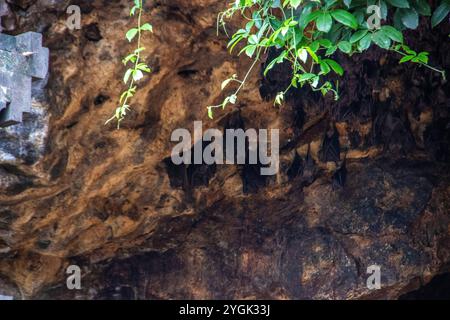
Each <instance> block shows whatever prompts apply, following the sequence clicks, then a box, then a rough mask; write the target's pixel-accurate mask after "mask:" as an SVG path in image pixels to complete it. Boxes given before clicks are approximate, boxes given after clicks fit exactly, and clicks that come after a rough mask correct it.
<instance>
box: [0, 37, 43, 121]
mask: <svg viewBox="0 0 450 320" xmlns="http://www.w3.org/2000/svg"><path fill="white" fill-rule="evenodd" d="M48 60H49V51H48V49H47V48H43V47H42V35H41V34H39V33H36V32H27V33H24V34H21V35H18V36H10V35H6V34H0V127H6V126H10V125H13V124H17V123H20V122H21V121H22V113H24V112H29V111H30V110H31V83H32V81H33V80H34V79H44V78H45V77H46V75H47V72H48Z"/></svg>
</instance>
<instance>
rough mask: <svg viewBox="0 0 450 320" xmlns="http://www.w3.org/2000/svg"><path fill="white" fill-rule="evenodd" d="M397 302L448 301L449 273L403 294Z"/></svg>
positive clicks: (449, 293) (449, 294)
mask: <svg viewBox="0 0 450 320" xmlns="http://www.w3.org/2000/svg"><path fill="white" fill-rule="evenodd" d="M399 300H450V272H448V273H444V274H441V275H438V276H435V277H434V278H433V279H432V280H431V281H430V282H429V283H428V284H426V285H424V286H421V287H420V288H418V289H417V290H414V291H411V292H408V293H405V294H404V295H402V296H400V298H399Z"/></svg>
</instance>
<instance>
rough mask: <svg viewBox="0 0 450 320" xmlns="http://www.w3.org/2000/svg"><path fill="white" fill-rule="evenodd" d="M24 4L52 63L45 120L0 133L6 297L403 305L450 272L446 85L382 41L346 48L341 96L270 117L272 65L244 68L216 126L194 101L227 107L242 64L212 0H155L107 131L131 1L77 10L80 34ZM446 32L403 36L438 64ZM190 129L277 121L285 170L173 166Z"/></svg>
mask: <svg viewBox="0 0 450 320" xmlns="http://www.w3.org/2000/svg"><path fill="white" fill-rule="evenodd" d="M16 2H17V3H16V4H15V5H12V8H11V10H13V11H14V12H16V14H17V12H18V11H20V12H21V13H22V14H20V15H17V24H18V25H17V27H16V29H14V31H13V32H14V33H20V32H22V31H25V30H33V31H39V32H43V35H44V39H45V46H47V47H49V48H50V52H51V69H50V76H49V79H48V84H47V87H46V89H45V92H44V95H43V97H41V99H40V100H39V101H40V104H39V108H40V109H39V110H42V109H43V110H45V111H43V112H41V113H38V114H37V115H34V116H30V118H29V119H28V123H25V124H24V125H23V126H24V128H28V129H27V130H28V131H27V130H25V129H23V130H21V129H13V128H11V129H8V131H4V132H0V151H1V152H0V295H2V294H4V295H13V296H15V297H16V298H52V299H54V298H73V297H74V298H100V299H104V298H141V299H143V298H146V299H152V298H199V299H204V298H215V299H217V298H230V299H231V298H246V299H247V298H271V299H272V298H273V299H299V298H308V299H310V298H312V299H320V298H325V299H344V298H351V299H358V298H371V297H372V298H397V297H399V296H400V295H401V294H403V293H405V292H407V291H411V290H413V289H415V288H416V287H417V286H418V285H419V284H420V283H421V282H422V283H427V282H429V281H430V280H431V279H432V277H433V276H435V275H437V274H439V273H444V272H448V271H449V268H450V264H449V262H450V247H449V239H450V210H449V201H450V200H449V199H450V180H449V176H450V170H449V161H450V147H449V146H450V144H449V143H450V128H449V126H448V123H449V122H448V120H449V119H450V114H449V106H450V99H449V95H450V90H449V84H448V83H447V82H443V81H442V80H440V78H439V76H438V75H436V74H433V73H432V72H430V71H428V70H424V69H423V68H419V67H417V66H407V65H400V66H399V65H398V64H397V60H396V57H392V56H390V55H389V56H388V55H386V53H385V52H383V51H381V50H373V51H372V52H370V53H369V54H367V55H364V56H361V57H355V58H353V59H352V60H350V59H346V58H345V57H341V56H340V57H338V59H340V61H341V63H342V64H343V65H344V66H345V67H346V69H347V70H348V72H347V74H346V76H345V79H343V81H342V82H341V83H342V87H341V94H342V98H341V100H340V101H339V102H338V103H334V102H331V101H329V100H327V99H323V98H321V97H318V96H315V95H314V94H313V93H310V92H307V91H298V92H293V93H292V94H291V95H290V96H289V97H288V99H287V103H286V105H285V106H283V107H281V108H280V109H277V108H274V107H273V106H272V102H271V101H270V98H271V97H273V96H274V94H276V92H277V91H278V90H279V88H281V86H282V84H283V83H284V82H285V81H286V79H288V78H287V77H288V71H287V70H286V67H285V66H281V67H279V68H277V69H275V70H274V71H273V72H271V74H270V75H269V78H268V79H266V80H262V79H261V77H260V76H259V75H258V74H257V73H256V72H255V74H254V75H253V77H251V81H250V83H249V85H248V86H247V87H246V89H245V90H244V91H243V92H242V94H241V100H240V103H239V105H238V106H236V107H234V108H232V107H230V108H227V109H226V110H225V111H221V112H220V113H219V114H217V119H216V120H214V121H212V120H209V119H208V118H207V115H206V109H205V107H206V106H207V105H210V104H216V103H219V102H220V101H221V99H222V98H223V96H224V95H223V93H221V91H220V84H221V82H222V81H223V80H224V79H226V78H227V77H229V76H230V75H231V74H233V73H242V70H245V68H247V67H248V66H249V63H250V61H248V60H247V59H246V58H244V57H242V58H236V57H233V56H230V55H229V54H228V53H227V50H226V39H225V37H224V36H223V35H222V36H220V37H217V36H216V30H215V19H216V15H217V12H218V11H220V10H221V9H222V8H223V1H217V0H195V1H192V0H190V1H184V0H171V1H159V2H149V4H148V5H147V6H146V9H147V13H146V14H145V19H147V20H149V21H151V22H152V24H153V25H154V26H155V34H154V35H153V36H151V37H147V38H145V39H144V46H145V47H146V48H147V50H146V53H145V60H146V61H147V62H148V63H149V65H151V66H152V67H153V69H154V73H153V74H152V75H151V76H150V77H148V78H146V80H145V81H144V82H143V83H141V84H140V85H139V87H140V88H139V90H138V94H137V96H136V99H135V100H134V102H133V104H132V106H133V112H132V113H131V114H130V115H129V116H128V118H127V119H126V120H125V121H124V123H123V125H122V129H121V130H116V129H115V127H114V126H113V125H108V126H105V125H104V122H105V120H106V119H108V118H109V117H110V115H111V114H112V113H113V111H114V109H115V107H116V102H117V98H118V95H119V93H120V92H121V90H122V89H123V85H122V83H121V78H122V74H123V71H124V70H123V65H122V64H121V58H122V57H123V56H124V55H126V53H127V52H128V51H129V50H131V48H132V47H131V46H130V45H128V44H127V43H126V41H125V40H124V34H125V32H126V30H127V29H128V28H129V27H130V26H131V25H132V22H131V21H130V20H129V17H128V2H129V1H74V2H73V3H76V4H79V5H80V6H81V8H82V26H83V28H82V30H78V31H77V30H74V31H70V30H68V29H67V27H66V26H65V24H64V22H65V19H66V15H65V5H67V1H16ZM8 3H14V1H8ZM5 10H6V9H5ZM8 10H10V9H8ZM448 33H449V24H448V23H447V24H445V25H443V26H442V29H441V30H440V31H439V32H436V31H434V32H433V33H431V31H430V30H429V29H428V28H427V27H423V28H422V29H421V30H419V31H417V32H415V33H414V32H411V34H410V36H409V42H410V43H411V45H412V46H413V45H414V44H415V45H416V47H418V48H420V49H422V50H428V51H430V52H431V53H430V56H431V59H432V60H431V61H432V63H434V64H435V65H439V66H441V67H444V68H447V69H448V67H449V66H450V60H449V56H448V54H447V52H448V51H449V49H450V48H449V44H448V40H447V34H448ZM378 61H383V62H384V64H383V66H380V65H378ZM194 120H203V123H204V128H205V129H206V128H209V127H219V128H223V127H241V126H244V127H245V128H280V131H281V132H282V135H281V139H282V140H281V145H282V146H283V149H282V155H281V170H280V173H279V174H278V175H277V176H276V177H270V178H264V177H261V176H259V174H258V172H259V170H257V169H258V168H255V167H254V166H229V165H225V166H209V167H208V166H206V165H202V166H191V167H189V168H185V167H176V166H174V165H172V164H171V163H170V162H168V161H166V160H165V159H167V158H168V157H169V156H170V152H171V148H172V147H173V144H172V143H170V135H171V133H172V131H173V130H174V129H176V128H187V129H189V130H192V127H193V121H194ZM36 123H39V125H35V124H36ZM334 128H335V131H336V132H337V134H338V138H339V142H340V146H341V157H340V159H341V160H343V159H344V157H345V155H346V158H347V160H346V162H345V167H346V172H347V175H346V179H345V180H346V184H345V186H344V187H341V186H339V183H338V182H336V181H337V180H336V174H335V172H336V170H337V167H339V166H341V165H342V161H337V164H336V163H334V162H325V160H327V158H326V157H327V155H326V154H323V151H321V150H323V148H322V141H323V139H324V135H325V134H326V132H327V131H330V130H331V131H330V132H331V133H332V134H333V133H334V132H335V131H334ZM34 131H38V132H39V133H40V134H41V135H44V136H45V144H43V145H41V144H42V141H41V140H40V139H37V140H36V139H35V137H34V136H33V132H34ZM17 145H20V147H21V148H20V150H21V151H20V152H19V151H17V150H19V148H16V146H17ZM5 150H7V151H8V152H7V154H8V155H11V156H10V157H6V156H4V154H6V151H5ZM308 150H310V152H308ZM296 152H297V155H296ZM333 182H334V183H333ZM71 264H77V265H79V266H80V267H81V268H82V270H83V275H84V276H83V281H82V283H83V289H82V290H81V291H69V290H67V289H66V286H65V279H66V274H65V269H66V267H67V266H68V265H71ZM373 264H377V265H380V266H381V268H382V286H383V288H382V290H380V291H375V292H374V291H370V290H368V289H367V287H366V279H367V274H366V268H367V266H369V265H373Z"/></svg>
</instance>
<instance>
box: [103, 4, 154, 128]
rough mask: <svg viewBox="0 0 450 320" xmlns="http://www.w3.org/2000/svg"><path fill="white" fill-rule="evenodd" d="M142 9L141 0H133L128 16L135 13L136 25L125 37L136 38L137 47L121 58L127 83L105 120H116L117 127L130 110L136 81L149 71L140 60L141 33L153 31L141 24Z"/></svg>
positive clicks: (142, 48) (124, 78)
mask: <svg viewBox="0 0 450 320" xmlns="http://www.w3.org/2000/svg"><path fill="white" fill-rule="evenodd" d="M143 10H144V9H143V0H133V6H132V8H131V9H130V16H136V15H137V27H136V28H132V29H130V30H128V31H127V33H126V38H127V40H128V41H129V42H132V41H133V40H135V39H137V48H136V49H135V50H134V51H133V52H132V53H130V54H129V55H127V56H126V57H125V58H124V59H123V60H122V62H123V64H124V65H125V66H128V69H127V70H126V72H125V75H124V77H123V82H124V83H125V84H126V85H127V90H125V91H124V92H123V93H122V94H121V96H120V99H119V103H120V105H119V107H117V108H116V112H115V114H114V115H113V116H112V117H111V118H110V119H109V120H107V121H106V124H108V123H109V122H111V121H114V120H115V121H117V128H120V123H121V122H122V121H123V119H124V118H125V116H126V114H127V112H128V111H129V110H130V105H129V101H130V99H131V98H132V97H133V96H134V95H135V93H136V89H137V86H136V83H137V82H138V81H139V80H141V79H142V78H143V77H144V73H150V72H151V69H150V67H149V66H148V65H147V64H146V63H145V62H142V61H141V54H142V52H143V51H144V50H145V48H144V47H142V46H141V39H142V33H143V32H144V31H149V32H153V27H152V25H151V24H150V23H144V24H142V13H143Z"/></svg>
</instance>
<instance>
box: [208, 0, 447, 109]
mask: <svg viewBox="0 0 450 320" xmlns="http://www.w3.org/2000/svg"><path fill="white" fill-rule="evenodd" d="M230 2H231V3H230V4H229V8H228V9H227V10H225V11H224V12H222V13H220V14H219V17H218V29H219V27H223V28H224V30H225V33H227V30H226V21H227V20H229V19H230V18H232V17H233V16H234V15H235V14H237V13H238V14H240V15H241V16H242V17H243V18H244V19H245V20H246V21H247V22H246V24H245V26H244V27H243V28H241V29H239V30H238V31H236V32H235V33H234V34H233V36H232V37H231V40H230V41H229V43H228V47H229V49H230V52H231V51H233V49H234V48H235V47H236V46H237V45H238V44H239V43H241V42H244V41H245V42H246V44H245V45H244V47H243V48H242V49H241V51H240V52H239V54H242V53H245V54H246V55H247V56H248V57H250V58H252V59H253V60H254V62H253V64H252V65H251V67H250V69H249V70H248V71H247V72H246V74H245V76H244V78H243V79H242V80H240V79H238V77H237V75H233V76H232V77H230V78H229V79H227V80H225V81H224V82H223V83H222V90H223V89H224V88H225V87H227V86H228V85H229V84H232V83H236V84H237V89H236V90H235V91H234V92H233V94H231V95H229V96H228V97H226V98H225V99H224V100H223V102H222V103H221V104H219V105H214V106H208V107H207V109H208V116H209V117H210V118H213V111H214V109H215V108H222V109H224V108H225V107H226V106H227V105H228V104H235V103H236V102H237V100H238V94H239V93H240V91H241V90H242V88H243V87H244V85H245V83H246V81H247V79H248V77H249V75H250V74H251V72H252V70H253V69H254V68H255V66H256V65H257V64H258V62H261V61H260V59H262V58H263V57H267V53H268V50H269V49H274V50H276V51H277V53H278V56H277V57H276V58H274V59H273V60H271V61H267V67H266V69H265V70H264V76H266V75H267V73H268V72H269V71H270V70H271V69H272V68H273V67H274V66H275V65H277V64H280V63H284V62H287V63H289V64H290V65H291V67H292V76H291V83H290V84H289V86H288V87H287V88H285V90H283V91H282V92H279V93H278V94H277V96H276V98H275V102H274V103H275V104H276V105H279V104H281V103H282V102H283V100H284V97H285V94H286V93H287V92H288V91H289V90H290V89H291V88H301V87H303V86H305V85H309V86H310V87H311V89H312V90H314V91H320V92H321V93H322V94H323V95H326V94H327V93H329V92H331V93H332V94H333V95H334V98H335V99H336V100H337V99H339V91H338V87H339V82H338V81H336V83H332V82H331V81H329V80H327V77H326V76H327V75H328V74H329V73H331V72H334V73H336V74H337V75H339V76H342V75H343V74H344V70H343V68H342V67H341V66H340V65H339V63H338V62H337V61H335V60H334V59H332V58H331V57H332V56H333V54H334V53H335V52H336V51H337V50H339V51H341V52H343V53H345V54H347V55H349V56H351V55H353V54H358V53H362V52H364V51H366V50H368V49H369V48H370V46H371V45H376V46H378V47H380V48H383V49H386V50H389V51H392V52H396V53H398V54H400V55H401V56H402V58H401V60H400V63H404V62H413V63H417V64H419V65H421V66H424V67H427V68H429V69H431V70H433V71H436V72H438V73H440V74H441V75H442V77H443V78H445V72H444V71H443V70H439V69H437V68H434V67H432V66H430V65H429V64H428V55H429V54H428V52H419V53H417V52H415V51H414V50H412V49H411V48H410V47H408V46H407V45H406V44H405V43H404V38H403V31H404V30H405V29H416V28H417V27H418V24H419V17H420V16H421V15H422V16H431V25H432V27H435V26H436V25H438V24H439V23H440V22H442V21H443V20H444V19H445V18H446V17H447V16H448V14H449V12H450V0H441V3H440V5H439V6H437V8H436V10H435V11H434V13H433V14H432V12H431V7H430V5H429V3H428V1H427V0H341V1H339V0H233V1H231V0H230ZM371 10H375V12H374V11H371ZM387 21H393V25H388V24H386V22H387ZM374 22H375V23H374ZM381 22H383V25H382V24H381Z"/></svg>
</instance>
